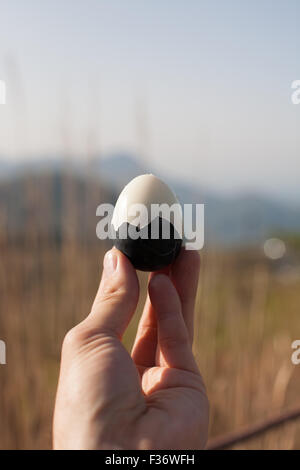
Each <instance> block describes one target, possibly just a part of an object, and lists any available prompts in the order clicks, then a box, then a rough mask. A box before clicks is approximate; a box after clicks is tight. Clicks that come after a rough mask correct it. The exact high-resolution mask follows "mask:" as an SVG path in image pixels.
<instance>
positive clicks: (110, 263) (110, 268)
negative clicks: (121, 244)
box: [103, 250, 118, 277]
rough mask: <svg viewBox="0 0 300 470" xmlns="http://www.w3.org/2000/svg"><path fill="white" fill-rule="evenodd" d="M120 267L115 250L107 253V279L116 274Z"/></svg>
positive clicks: (105, 266) (105, 265)
mask: <svg viewBox="0 0 300 470" xmlns="http://www.w3.org/2000/svg"><path fill="white" fill-rule="evenodd" d="M117 265H118V257H117V255H116V253H115V252H114V250H110V251H108V252H107V253H106V255H105V257H104V261H103V267H104V274H105V276H106V277H110V276H112V275H113V274H114V272H115V271H116V269H117Z"/></svg>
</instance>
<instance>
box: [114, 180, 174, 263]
mask: <svg viewBox="0 0 300 470" xmlns="http://www.w3.org/2000/svg"><path fill="white" fill-rule="evenodd" d="M155 223H156V224H158V223H160V227H163V230H164V229H165V228H168V229H169V231H168V230H167V232H169V234H170V235H169V236H168V234H167V235H166V236H162V234H161V232H160V234H159V235H157V236H156V237H153V236H152V232H151V228H152V230H153V228H154V227H157V226H158V225H155ZM112 225H113V228H114V230H115V232H116V233H117V240H116V242H115V245H116V247H117V248H119V249H120V250H121V251H122V252H123V253H124V254H125V255H126V256H128V258H129V259H130V260H131V261H132V263H133V265H134V266H135V267H136V268H137V269H141V270H144V271H154V270H157V269H161V268H162V267H164V266H166V265H168V264H170V263H171V262H173V261H174V259H175V258H176V256H177V255H178V253H179V251H180V247H181V244H182V210H181V206H180V204H179V201H178V199H177V197H176V196H175V194H174V193H173V191H172V190H171V189H170V188H169V186H168V185H167V184H166V183H164V182H163V181H162V180H160V179H159V178H157V177H156V176H154V175H152V174H147V175H140V176H137V177H136V178H134V179H133V180H132V181H130V183H128V184H127V185H126V186H125V188H124V189H123V191H122V192H121V194H120V196H119V198H118V200H117V203H116V206H115V209H114V213H113V218H112ZM130 227H133V228H134V229H136V228H138V231H139V233H140V237H139V238H138V239H132V238H131V237H128V236H127V237H126V238H120V233H121V230H122V229H123V233H124V229H126V231H127V229H128V228H130ZM134 231H135V233H137V230H134ZM126 233H127V234H128V232H126ZM146 233H148V234H150V233H151V236H150V235H149V237H148V239H145V237H144V235H145V234H146Z"/></svg>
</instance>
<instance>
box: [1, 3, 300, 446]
mask: <svg viewBox="0 0 300 470" xmlns="http://www.w3.org/2000/svg"><path fill="white" fill-rule="evenodd" d="M299 15H300V4H299V2H298V1H297V0H288V1H283V0H254V1H250V0H249V1H248V0H243V1H240V0H226V1H222V0H218V1H217V0H210V1H208V0H205V1H204V0H203V1H201V0H188V1H186V2H184V1H183V0H172V1H171V0H152V1H151V2H150V1H149V2H140V1H138V0H126V1H125V0H110V1H104V0H86V1H80V0H63V1H58V0H52V1H50V0H44V1H43V2H40V1H38V0H27V1H26V2H24V1H22V0H10V2H7V1H0V17H1V28H0V79H1V80H5V83H6V104H5V105H0V339H1V340H3V341H5V342H6V345H7V365H5V366H4V365H2V366H0V420H1V434H0V448H2V449H43V448H50V447H51V420H52V412H53V404H54V397H55V390H56V385H57V378H58V371H59V360H60V348H61V343H62V339H63V337H64V335H65V334H66V332H67V330H68V329H70V328H71V327H72V326H73V325H74V324H76V323H77V322H79V321H80V320H82V319H83V318H84V317H85V316H86V315H87V314H88V312H89V309H90V306H91V303H92V300H93V297H94V295H95V292H96V289H97V285H98V282H99V278H100V275H101V269H102V268H101V266H102V257H103V253H104V252H105V250H106V249H107V248H108V244H106V243H104V242H101V241H99V240H98V239H97V237H96V224H97V222H98V221H99V220H98V219H97V217H96V207H97V206H98V205H99V204H100V203H102V202H112V203H114V202H115V200H116V198H117V196H118V193H119V192H120V190H121V189H122V187H123V186H124V185H125V184H126V183H127V182H128V181H129V180H130V179H131V178H133V177H134V176H136V175H138V174H141V173H145V172H153V173H154V174H156V175H157V176H159V177H161V178H163V179H164V180H165V181H166V182H168V183H169V184H170V185H171V187H172V188H173V189H174V191H175V192H176V194H177V196H178V198H179V199H180V201H181V202H182V203H188V202H193V203H205V211H206V215H205V237H206V240H205V248H204V250H202V275H201V280H200V285H199V293H198V300H197V306H196V339H195V346H194V347H195V354H196V357H197V360H198V363H199V366H200V368H201V371H202V373H203V375H204V378H205V381H206V383H207V387H208V394H209V397H210V402H211V426H210V437H211V438H213V437H215V436H219V435H223V434H226V433H228V432H231V431H235V430H239V429H241V428H243V427H244V426H248V425H250V424H254V423H256V422H258V421H261V420H263V419H265V418H268V417H270V416H273V414H274V413H277V412H279V411H284V410H288V409H290V408H293V407H294V406H296V405H299V390H300V374H299V372H300V369H299V367H300V366H298V367H297V366H295V365H293V364H292V362H291V354H292V349H291V344H292V342H293V341H294V340H296V339H300V322H299V314H300V310H299V308H300V186H299V177H300V161H299V155H300V105H299V106H297V105H293V104H292V101H291V95H292V90H291V84H292V82H293V81H294V80H297V79H298V80H299V79H300V62H299V50H300V29H299ZM139 277H140V283H141V290H142V297H141V301H140V305H139V308H138V310H137V312H136V315H135V317H134V319H133V321H132V322H131V324H130V327H129V329H128V332H127V334H126V336H125V338H124V342H125V344H126V346H127V347H128V348H130V346H131V344H132V341H133V337H134V333H135V329H136V326H137V321H138V318H139V315H140V313H141V306H142V303H143V301H144V299H145V295H146V283H147V276H146V275H145V274H140V275H139ZM235 448H250V449H251V448H253V449H254V448H255V449H293V448H300V422H299V421H298V422H297V421H294V422H290V423H288V424H286V425H284V426H283V427H280V428H278V429H276V430H273V431H271V432H268V433H266V434H263V435H262V436H259V437H257V438H255V439H252V440H249V441H247V442H244V443H243V444H240V445H237V446H235Z"/></svg>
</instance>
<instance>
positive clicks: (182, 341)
mask: <svg viewBox="0 0 300 470" xmlns="http://www.w3.org/2000/svg"><path fill="white" fill-rule="evenodd" d="M160 343H161V346H162V347H164V348H166V349H175V348H178V347H180V346H185V345H186V344H188V338H187V335H184V334H180V335H177V336H171V335H170V336H164V337H162V338H161V341H160Z"/></svg>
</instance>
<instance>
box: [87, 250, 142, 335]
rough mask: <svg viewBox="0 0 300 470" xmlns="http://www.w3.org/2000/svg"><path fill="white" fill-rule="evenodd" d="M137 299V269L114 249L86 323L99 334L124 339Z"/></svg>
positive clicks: (105, 266) (107, 257)
mask: <svg viewBox="0 0 300 470" xmlns="http://www.w3.org/2000/svg"><path fill="white" fill-rule="evenodd" d="M138 298H139V283H138V278H137V275H136V272H135V269H134V268H133V266H132V264H131V263H130V261H129V260H128V258H127V257H126V256H125V255H123V253H121V252H120V251H119V250H117V249H116V248H113V249H112V250H110V251H108V252H107V253H106V255H105V257H104V261H103V272H102V279H101V282H100V286H99V289H98V292H97V295H96V298H95V301H94V303H93V306H92V310H91V313H90V315H89V316H88V317H87V319H86V322H87V323H89V327H90V328H92V329H95V330H96V331H97V332H98V333H101V332H103V333H106V334H109V335H113V336H118V337H119V338H121V337H122V336H123V334H124V332H125V329H126V327H127V325H128V323H129V321H130V319H131V317H132V315H133V313H134V311H135V309H136V306H137V302H138Z"/></svg>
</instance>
